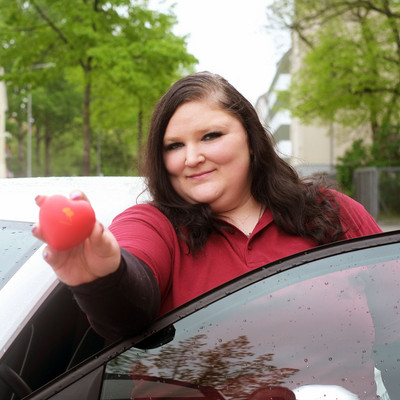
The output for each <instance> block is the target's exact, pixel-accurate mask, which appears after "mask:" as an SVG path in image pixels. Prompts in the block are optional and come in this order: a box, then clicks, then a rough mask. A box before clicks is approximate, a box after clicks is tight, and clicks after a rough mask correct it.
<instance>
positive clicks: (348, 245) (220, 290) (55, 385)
mask: <svg viewBox="0 0 400 400" xmlns="http://www.w3.org/2000/svg"><path fill="white" fill-rule="evenodd" d="M395 243H400V230H398V231H391V232H386V233H380V234H376V235H371V236H368V237H366V236H365V237H360V238H355V239H349V240H344V241H340V242H335V243H331V244H327V245H322V246H319V247H315V248H312V249H310V250H307V251H304V252H301V253H297V254H294V255H291V256H288V257H285V258H283V259H280V260H278V261H274V262H272V263H270V264H267V265H264V266H262V267H260V268H257V269H255V270H252V271H249V272H248V273H246V274H244V275H241V276H239V277H237V278H235V279H233V280H231V281H229V282H227V283H225V284H223V285H221V286H218V287H217V288H215V289H213V290H211V291H209V292H207V293H205V294H203V295H201V296H199V297H197V298H196V299H193V300H192V301H190V302H188V303H186V304H184V305H182V306H180V307H178V308H176V309H174V310H172V311H171V312H169V313H167V314H165V315H164V316H162V317H160V318H158V319H157V320H155V321H154V323H153V324H152V325H151V326H150V327H149V328H148V329H146V331H144V332H143V333H141V334H139V335H136V336H134V337H131V338H127V339H123V340H120V341H118V342H115V343H114V344H112V345H110V346H108V347H106V348H105V349H104V350H102V351H100V352H99V353H97V354H95V355H94V356H92V357H91V358H89V359H88V360H86V361H84V362H82V363H81V364H79V365H77V366H76V367H74V368H73V369H71V370H69V371H67V372H66V373H64V374H62V375H60V376H59V377H58V378H56V379H55V380H53V381H52V382H49V383H48V384H46V385H45V386H43V387H42V388H41V389H39V390H37V391H36V392H35V393H32V394H31V395H28V396H27V397H26V398H24V399H26V400H39V399H40V400H44V399H48V398H49V397H51V396H52V395H54V394H56V393H58V392H60V391H61V390H63V389H64V388H66V387H67V386H70V385H72V384H74V383H75V382H76V381H78V380H79V379H81V378H82V377H84V376H85V375H86V374H89V373H90V372H92V371H94V370H95V369H97V368H99V367H101V365H103V366H105V364H106V363H107V362H108V361H110V360H111V359H113V358H115V357H117V356H118V355H120V354H121V353H123V352H124V351H126V350H128V349H130V348H131V347H136V346H137V347H138V348H143V347H144V346H142V345H143V344H144V343H145V342H144V341H145V340H148V341H149V342H151V340H150V338H151V336H152V335H155V334H157V332H160V331H161V330H162V329H166V328H168V327H169V326H171V325H173V324H174V323H175V322H177V321H179V320H180V319H182V318H184V317H186V316H188V315H190V314H192V313H194V312H195V311H197V310H199V309H201V308H204V307H207V306H208V305H210V304H212V303H214V302H216V301H217V300H219V299H221V298H223V297H225V296H226V295H227V294H230V293H233V292H236V291H238V290H239V289H243V288H245V287H247V286H249V285H251V284H253V283H255V282H258V281H260V280H262V279H265V278H267V277H269V276H272V275H275V274H278V273H280V272H283V271H287V270H290V269H293V268H296V267H298V266H300V265H302V264H304V263H308V262H313V261H317V260H320V259H322V258H325V257H327V256H334V255H341V254H345V253H348V252H351V251H354V250H362V249H366V248H372V247H379V246H385V245H389V244H395ZM171 329H172V330H173V328H171ZM167 330H168V329H167ZM141 344H142V345H141ZM152 345H154V343H153V344H152Z"/></svg>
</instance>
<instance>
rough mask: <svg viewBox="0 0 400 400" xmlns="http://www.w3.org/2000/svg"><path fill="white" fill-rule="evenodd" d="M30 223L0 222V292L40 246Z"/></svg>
mask: <svg viewBox="0 0 400 400" xmlns="http://www.w3.org/2000/svg"><path fill="white" fill-rule="evenodd" d="M32 226H33V224H32V223H30V222H17V221H4V220H0V260H1V263H0V290H1V289H2V288H3V287H4V285H5V284H6V283H7V282H8V281H9V280H10V279H11V278H12V276H13V275H14V274H15V273H16V272H17V271H18V270H19V269H20V268H21V266H22V265H24V263H25V262H26V261H27V260H28V259H29V257H30V256H31V255H32V254H33V253H34V252H35V251H36V250H37V249H38V248H39V247H40V246H41V242H40V241H39V240H38V239H36V238H35V237H33V235H32Z"/></svg>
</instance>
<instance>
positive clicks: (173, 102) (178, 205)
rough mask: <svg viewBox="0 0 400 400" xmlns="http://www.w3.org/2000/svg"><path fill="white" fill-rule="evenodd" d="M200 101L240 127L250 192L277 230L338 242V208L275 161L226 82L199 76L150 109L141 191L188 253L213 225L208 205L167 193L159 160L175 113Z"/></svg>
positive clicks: (268, 139) (318, 186)
mask: <svg viewBox="0 0 400 400" xmlns="http://www.w3.org/2000/svg"><path fill="white" fill-rule="evenodd" d="M201 100H208V101H210V100H211V101H214V102H215V103H216V104H217V105H218V106H219V107H220V108H221V109H222V110H224V111H226V112H228V113H230V114H231V115H232V116H234V117H235V118H237V119H238V120H239V121H240V122H241V123H242V125H243V127H244V128H245V130H246V132H247V136H248V142H249V148H250V152H251V154H252V156H251V162H250V169H251V176H252V184H251V193H252V195H253V197H254V198H255V199H256V200H257V201H258V202H260V203H261V204H263V205H265V206H266V207H268V208H269V209H270V210H271V212H272V214H273V217H274V220H275V223H276V224H277V225H278V227H279V228H280V229H282V230H283V231H285V232H286V233H289V234H292V235H296V236H301V237H307V238H312V239H314V240H315V241H316V242H317V243H318V244H322V243H327V242H333V241H336V240H338V239H340V237H341V236H342V234H343V228H342V225H341V223H340V217H339V209H338V205H337V203H336V202H335V200H334V198H333V196H332V195H330V192H329V191H327V190H325V186H324V185H323V184H322V183H321V182H317V181H316V180H308V181H303V180H301V179H300V178H299V176H298V174H297V173H296V171H295V170H294V169H293V168H292V167H291V166H290V165H289V164H288V163H287V162H285V161H284V160H283V159H282V158H281V157H279V155H278V154H277V153H276V151H275V148H274V142H273V139H272V136H271V134H270V133H269V132H268V131H267V130H266V129H265V128H264V127H263V125H262V124H261V122H260V120H259V118H258V115H257V113H256V111H255V109H254V107H253V106H252V105H251V103H250V102H249V101H248V100H247V99H246V98H245V97H244V96H243V95H242V94H240V93H239V92H238V91H237V90H236V89H235V88H234V87H233V86H232V85H231V84H230V83H229V82H228V81H226V80H225V79H224V78H222V77H221V76H219V75H216V74H212V73H209V72H199V73H195V74H191V75H188V76H186V77H184V78H182V79H180V80H179V81H177V82H176V83H175V84H174V85H172V86H171V88H170V89H169V90H168V91H167V92H166V93H165V95H164V96H163V97H162V98H161V99H160V101H159V102H158V104H157V105H156V107H155V109H154V112H153V116H152V120H151V125H150V132H149V138H148V142H147V155H146V164H145V175H146V178H147V186H148V189H149V192H150V194H151V195H152V197H153V201H154V204H155V206H156V207H158V208H159V209H160V211H161V212H163V213H164V214H165V215H166V216H167V217H168V219H169V220H170V221H171V223H172V224H173V226H174V228H175V230H176V231H177V233H178V234H179V235H181V236H183V237H184V238H185V240H186V242H187V244H188V246H189V249H190V250H191V251H193V252H194V251H196V250H198V249H201V248H202V247H203V246H204V245H205V243H206V241H207V238H208V237H209V235H210V233H211V232H212V231H213V230H215V229H219V228H218V227H219V224H218V220H217V219H216V216H215V215H213V213H212V211H211V209H210V207H209V205H208V204H190V203H188V202H187V201H185V200H184V199H183V198H182V197H180V196H179V195H178V194H177V193H176V191H175V190H174V189H173V187H172V185H171V182H170V179H169V176H168V172H167V170H166V168H165V165H164V161H163V139H164V134H165V131H166V128H167V125H168V122H169V120H170V119H171V117H172V115H173V114H174V112H175V110H176V109H177V108H178V107H179V106H180V105H182V104H184V103H188V102H190V101H201ZM200 118H201V117H200Z"/></svg>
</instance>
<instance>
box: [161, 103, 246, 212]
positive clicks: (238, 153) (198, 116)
mask: <svg viewBox="0 0 400 400" xmlns="http://www.w3.org/2000/svg"><path fill="white" fill-rule="evenodd" d="M163 144H164V163H165V167H166V169H167V172H168V174H169V177H170V180H171V184H172V186H173V188H174V189H175V190H176V192H177V193H178V194H179V195H180V196H181V197H182V198H184V199H185V200H186V201H188V202H189V203H208V204H209V205H210V206H211V209H212V210H213V211H214V212H216V213H223V212H227V211H232V210H234V209H235V208H237V207H240V206H241V205H243V204H245V202H246V201H248V200H249V198H250V197H251V191H250V187H251V177H250V151H249V145H248V139H247V133H246V131H245V129H244V127H243V126H242V124H241V122H240V121H239V120H238V119H237V118H235V117H234V116H232V115H231V114H229V113H227V112H226V111H224V110H222V109H221V108H218V107H217V106H216V105H214V104H212V103H210V102H207V101H192V102H189V103H185V104H182V105H181V106H180V107H178V108H177V110H176V111H175V113H174V114H173V116H172V118H171V119H170V121H169V123H168V126H167V129H166V131H165V135H164V141H163Z"/></svg>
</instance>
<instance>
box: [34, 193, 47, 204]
mask: <svg viewBox="0 0 400 400" xmlns="http://www.w3.org/2000/svg"><path fill="white" fill-rule="evenodd" d="M46 198H47V196H43V195H41V194H39V195H37V196H36V197H35V202H36V204H37V205H38V206H39V207H40V206H41V205H42V204H43V202H44V201H45V200H46Z"/></svg>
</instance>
